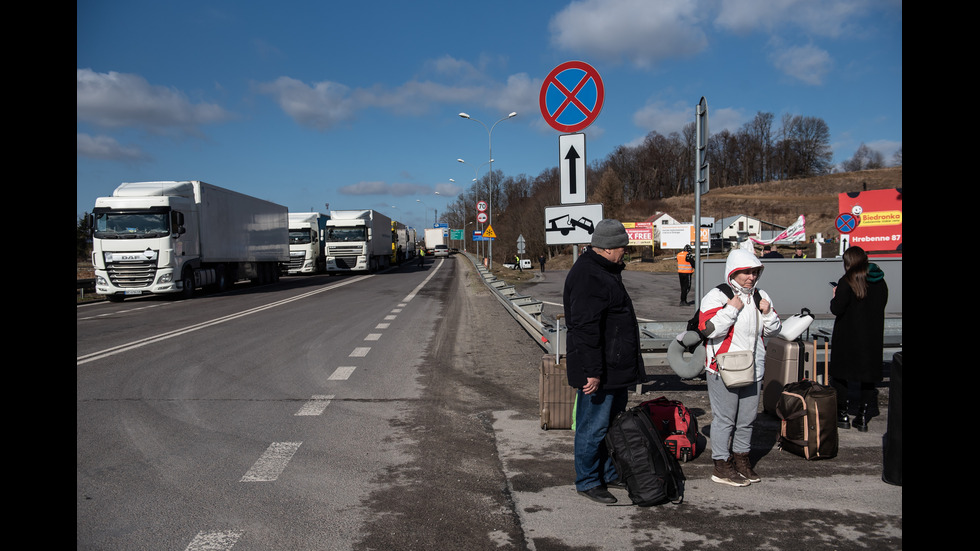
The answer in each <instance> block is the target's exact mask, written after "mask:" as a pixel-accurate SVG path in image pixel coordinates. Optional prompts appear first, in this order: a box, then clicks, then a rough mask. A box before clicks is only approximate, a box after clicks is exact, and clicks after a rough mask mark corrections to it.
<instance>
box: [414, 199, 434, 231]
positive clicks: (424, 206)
mask: <svg viewBox="0 0 980 551" xmlns="http://www.w3.org/2000/svg"><path fill="white" fill-rule="evenodd" d="M415 202H416V203H422V207H423V208H424V209H425V212H429V206H428V205H426V204H425V201H423V200H421V199H416V200H415ZM435 210H436V209H432V211H433V212H435ZM422 218H423V223H422V225H423V226H424V225H425V224H426V223H427V222H425V221H424V220H425V217H424V216H423V217H422ZM435 224H436V214H433V215H432V227H433V228H434V227H436V226H435Z"/></svg>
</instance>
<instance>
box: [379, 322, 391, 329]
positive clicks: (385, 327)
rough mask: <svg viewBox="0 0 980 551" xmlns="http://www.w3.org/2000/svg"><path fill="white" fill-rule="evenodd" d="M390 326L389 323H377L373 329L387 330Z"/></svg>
mask: <svg viewBox="0 0 980 551" xmlns="http://www.w3.org/2000/svg"><path fill="white" fill-rule="evenodd" d="M390 326H391V324H390V323H379V324H378V325H376V326H375V329H387V328H388V327H390Z"/></svg>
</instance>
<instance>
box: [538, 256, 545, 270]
mask: <svg viewBox="0 0 980 551" xmlns="http://www.w3.org/2000/svg"><path fill="white" fill-rule="evenodd" d="M545 260H546V259H545V257H544V255H541V256H539V257H538V263H539V264H541V273H544V261H545Z"/></svg>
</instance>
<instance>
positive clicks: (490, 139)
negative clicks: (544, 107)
mask: <svg viewBox="0 0 980 551" xmlns="http://www.w3.org/2000/svg"><path fill="white" fill-rule="evenodd" d="M459 116H460V118H464V119H469V120H471V121H476V122H478V123H480V125H481V126H483V128H485V129H486V131H487V147H488V149H487V150H488V153H489V155H487V158H488V159H490V161H489V162H490V200H489V206H490V214H489V223H488V225H489V226H490V227H493V129H494V128H496V126H497V125H498V124H500V123H501V122H503V121H505V120H507V119H512V118H514V117H516V116H517V111H512V112H511V113H510V114H509V115H507V116H506V117H504V118H502V119H500V120H499V121H497V122H495V123H493V126H491V127H490V128H487V125H485V124H483V122H482V121H480V120H478V119H474V118H473V117H471V116H469V115H468V114H466V113H460V114H459ZM489 256H490V259H489V264H488V265H487V268H492V267H493V240H492V239H491V240H490V255H489Z"/></svg>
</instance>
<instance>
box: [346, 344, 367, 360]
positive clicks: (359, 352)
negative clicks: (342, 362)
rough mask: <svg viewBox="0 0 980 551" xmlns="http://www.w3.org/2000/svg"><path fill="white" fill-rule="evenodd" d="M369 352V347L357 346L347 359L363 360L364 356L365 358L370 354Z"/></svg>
mask: <svg viewBox="0 0 980 551" xmlns="http://www.w3.org/2000/svg"><path fill="white" fill-rule="evenodd" d="M370 351H371V347H370V346H358V347H357V348H355V349H354V351H353V352H351V353H350V356H348V357H349V358H363V357H364V356H367V354H368V352H370Z"/></svg>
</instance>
